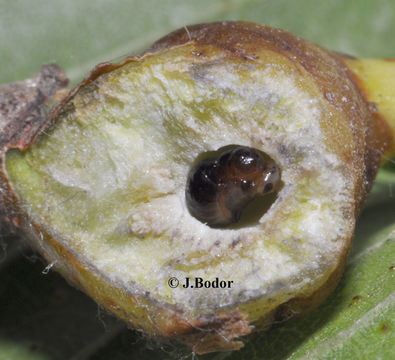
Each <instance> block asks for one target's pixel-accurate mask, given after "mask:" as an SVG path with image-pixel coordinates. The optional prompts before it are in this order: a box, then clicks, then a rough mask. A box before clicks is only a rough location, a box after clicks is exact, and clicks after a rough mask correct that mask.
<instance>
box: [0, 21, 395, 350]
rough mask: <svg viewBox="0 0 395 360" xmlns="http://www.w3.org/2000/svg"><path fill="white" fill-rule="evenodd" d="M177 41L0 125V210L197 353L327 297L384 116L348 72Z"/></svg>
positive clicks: (369, 175)
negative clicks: (46, 106) (218, 284)
mask: <svg viewBox="0 0 395 360" xmlns="http://www.w3.org/2000/svg"><path fill="white" fill-rule="evenodd" d="M187 29H188V31H186V30H185V28H183V29H180V30H178V31H176V32H174V33H171V34H169V35H168V36H166V37H164V38H163V39H161V40H159V41H158V42H157V43H155V44H154V45H153V46H152V47H151V48H150V49H149V50H148V51H147V52H146V53H145V54H143V55H142V56H139V57H129V58H126V59H125V60H124V61H123V62H121V63H119V64H111V63H103V64H100V65H98V66H97V67H96V68H95V69H94V70H93V71H92V73H91V74H90V76H89V77H87V78H86V79H85V80H84V81H83V82H82V83H81V84H80V85H79V86H78V87H77V88H75V89H74V90H72V91H70V93H69V94H68V95H67V96H66V97H65V98H64V99H63V100H62V101H61V102H60V104H59V105H58V106H56V107H55V108H54V109H53V111H52V113H51V115H50V116H49V117H45V112H44V111H41V112H40V111H38V112H37V111H36V112H34V114H33V115H34V116H33V117H32V116H30V115H31V114H30V113H29V111H32V110H31V109H33V108H32V107H27V108H26V109H27V110H26V111H25V112H23V111H22V112H18V116H16V117H15V118H16V119H17V120H15V121H8V122H6V124H7V125H6V126H5V125H4V122H2V123H1V124H2V125H1V127H0V128H1V129H5V130H4V132H3V133H2V136H1V137H0V148H1V150H2V153H1V157H0V160H1V164H0V165H1V172H0V187H1V189H0V190H1V191H0V210H1V213H2V214H3V219H4V220H5V221H8V222H9V223H10V224H13V225H14V226H16V227H18V228H19V229H20V230H21V232H23V233H24V234H25V237H26V238H28V239H29V240H30V241H31V243H32V244H33V245H34V246H35V247H36V248H37V249H38V250H39V251H40V252H41V253H42V254H43V256H44V257H45V258H46V259H47V260H48V262H50V263H52V264H55V265H54V268H56V269H57V270H58V271H59V272H61V273H62V274H63V275H64V277H65V278H67V279H68V280H69V281H70V282H71V283H72V284H74V285H75V286H77V287H79V288H80V289H82V290H83V291H85V292H86V293H87V294H89V295H90V296H91V297H92V298H94V299H95V300H96V301H97V302H98V303H100V304H101V305H103V306H105V307H106V308H108V309H109V310H111V311H112V312H113V313H115V314H117V315H118V316H119V317H120V318H122V319H124V320H125V321H126V322H127V323H128V324H129V325H130V326H131V327H134V328H137V329H140V330H142V331H144V332H146V333H148V334H151V335H153V336H158V337H166V338H176V339H178V340H180V341H183V342H184V343H186V344H188V345H189V346H190V347H191V348H192V349H193V350H194V351H195V352H197V353H205V352H210V351H220V350H234V349H239V348H240V347H241V346H243V342H242V339H243V336H244V335H246V334H248V333H250V332H251V331H253V330H254V331H255V330H259V329H264V328H268V327H269V326H270V325H271V324H272V323H273V321H276V322H278V321H279V320H284V319H286V318H289V314H293V315H295V314H297V315H298V316H300V315H303V314H304V313H306V312H307V311H309V310H311V309H312V308H314V307H315V306H317V305H318V304H320V303H321V302H322V301H323V300H324V299H325V297H326V296H328V294H329V293H330V292H331V291H332V290H333V289H334V288H335V286H336V284H337V282H338V280H339V278H340V276H341V274H342V271H343V269H344V265H345V259H346V256H347V253H348V250H349V248H350V241H351V238H352V236H353V232H354V226H355V221H356V217H357V215H358V213H359V211H360V209H361V207H362V205H363V203H364V200H365V199H366V196H367V194H368V192H369V190H370V188H371V186H372V183H373V180H374V177H375V174H376V172H377V170H378V167H379V165H380V162H381V155H382V154H387V155H388V154H390V150H391V149H392V150H393V149H394V148H393V147H392V148H391V146H393V138H392V131H391V127H390V126H392V127H393V128H394V121H393V119H394V118H391V117H388V116H387V117H385V118H384V116H385V114H388V113H390V110H389V109H391V106H392V105H391V104H393V103H391V102H390V101H385V102H380V103H378V105H377V106H373V105H372V104H371V103H370V102H369V100H370V98H371V96H373V95H371V94H372V91H374V89H376V87H378V88H379V90H380V94H382V93H383V91H385V90H386V89H389V88H390V87H389V85H390V84H389V83H388V82H386V81H385V79H386V78H385V76H384V75H382V76H381V77H379V79H381V80H382V81H375V82H372V81H373V80H375V79H376V80H377V77H375V78H374V79H372V78H370V77H365V76H364V75H363V74H365V73H366V72H368V73H370V70H369V69H370V67H369V66H368V67H366V66H365V65H366V64H365V63H364V62H363V60H358V61H357V60H356V59H351V58H345V57H343V56H342V55H339V54H337V53H334V52H331V51H328V50H325V49H323V48H321V47H319V46H316V45H314V44H311V43H309V42H307V41H305V40H303V39H300V38H299V37H297V36H294V35H292V34H290V33H288V32H286V31H283V30H278V29H273V28H270V27H266V26H260V25H256V24H251V23H244V22H221V23H213V24H204V25H195V26H188V28H187ZM361 61H362V62H361ZM369 64H370V63H369ZM392 64H393V65H394V64H395V63H392ZM354 68H357V70H354ZM386 69H387V67H386ZM368 70H369V71H368ZM360 74H361V75H360ZM44 78H47V77H44ZM58 79H59V85H61V84H64V78H63V77H62V76H58ZM364 79H367V80H366V81H367V82H368V83H369V84H370V85H371V86H370V85H369V84H368V85H369V86H365V84H364ZM31 83H32V82H31V81H30V82H26V83H24V85H23V86H26V87H28V86H31ZM51 83H56V81H52V82H51ZM29 84H30V85H29ZM40 84H41V83H40ZM373 84H375V86H376V87H375V86H373ZM21 86H22V85H21ZM41 86H42V84H41V85H40V86H39V88H41ZM372 89H373V90H372ZM0 91H3V90H2V89H1V88H0ZM42 93H45V94H46V96H47V97H48V98H50V99H52V102H54V101H56V99H58V98H59V92H58V91H55V93H54V91H52V90H51V91H46V92H42ZM393 93H394V92H392V94H393ZM40 94H41V93H40ZM40 94H38V95H40ZM38 95H37V97H36V98H37V99H36V100H37V101H35V104H34V105H36V107H37V106H39V105H40V106H41V104H42V103H44V102H45V103H47V102H46V99H47V98H46V97H42V96H41V97H40V96H38ZM41 95H42V94H41ZM376 95H377V94H376ZM380 96H381V95H380ZM380 96H376V98H380ZM392 96H393V95H392ZM25 98H28V97H26V96H25ZM29 98H30V97H29ZM4 99H7V97H0V101H2V103H1V104H0V105H1V106H0V113H1V114H2V116H3V114H5V115H4V116H5V117H6V118H7V119H9V115H10V114H12V113H13V112H14V113H15V111H16V110H15V106H14V107H13V104H15V103H16V102H15V101H14V100H15V99H12V98H11V97H10V98H9V100H4ZM40 99H41V100H40ZM4 102H5V103H4ZM50 102H51V101H50ZM382 104H384V105H385V112H384V113H383V112H382ZM4 109H6V110H7V109H8V110H7V111H3V110H4ZM13 109H14V110H15V111H14V110H13ZM29 109H30V110H29ZM23 114H27V115H26V116H25V117H23V116H22V115H23ZM29 114H30V115H29ZM37 114H39V115H40V116H36V115H37ZM33 118H34V121H32V119H33ZM1 119H3V118H1ZM387 120H388V121H389V123H390V126H388V124H387V123H386V121H387ZM210 154H214V155H213V157H211V155H210ZM200 161H201V162H200ZM280 178H281V180H280ZM268 199H269V200H268ZM251 209H252V210H251ZM240 214H241V219H240V221H239V222H237V223H235V224H234V223H233V222H234V221H236V220H237V219H238V218H239V216H240ZM245 219H246V220H245ZM235 269H237V271H235ZM174 279H176V280H177V281H176V280H174ZM186 279H190V280H188V281H189V284H194V281H193V279H201V280H202V283H203V284H212V283H213V281H214V283H215V279H218V281H221V282H223V283H224V284H232V286H230V287H226V288H216V287H214V286H207V287H206V286H203V287H200V288H198V289H196V288H191V286H189V287H183V286H182V285H181V284H183V283H184V284H185V282H186V281H187V280H186ZM178 283H179V284H180V285H179V286H175V284H178Z"/></svg>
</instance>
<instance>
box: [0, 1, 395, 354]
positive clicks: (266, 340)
mask: <svg viewBox="0 0 395 360" xmlns="http://www.w3.org/2000/svg"><path fill="white" fill-rule="evenodd" d="M223 19H232V20H236V19H241V20H249V21H254V22H258V23H262V24H269V25H272V26H276V27H281V28H285V29H287V30H290V31H292V32H294V33H296V34H298V35H300V36H303V37H305V38H307V39H309V40H311V41H314V42H317V43H319V44H321V45H323V46H326V47H328V48H331V49H333V50H336V51H341V52H345V53H349V54H352V55H357V56H364V57H395V46H394V45H395V40H394V39H395V1H393V0H375V1H374V0H354V1H344V0H327V1H322V2H321V1H320V2H319V1H314V0H278V1H268V0H267V1H265V0H261V1H258V0H219V1H213V0H199V1H197V0H188V1H186V0H183V1H181V0H161V1H160V0H158V1H154V0H129V1H126V0H122V1H115V0H113V1H110V0H107V1H106V0H96V1H88V0H67V1H66V0H34V1H31V0H0V83H3V82H11V81H16V80H22V79H24V78H26V77H29V76H31V75H32V74H33V73H34V72H35V71H37V70H38V69H39V68H40V66H41V65H42V64H45V63H52V62H55V63H57V64H59V65H61V66H63V67H64V68H65V70H66V72H67V74H68V75H69V77H70V78H71V80H72V82H73V83H74V84H75V83H76V82H77V81H78V80H80V79H81V78H82V77H83V76H85V75H86V74H87V72H88V71H89V70H90V69H91V68H92V67H93V66H94V65H95V64H97V63H99V62H101V61H106V60H116V59H119V58H120V57H122V56H125V55H129V54H138V53H139V51H141V50H143V49H144V48H145V47H147V46H148V45H149V44H150V43H151V42H153V41H154V40H156V39H157V38H159V37H161V36H163V35H165V34H166V33H167V32H169V31H171V30H174V29H175V28H177V27H180V26H184V25H188V24H192V23H199V22H208V21H213V20H223ZM394 81H395V79H394ZM394 266H395V166H394V163H393V162H392V163H391V162H389V163H388V164H387V165H386V166H385V167H384V168H383V169H382V170H381V171H380V173H379V176H378V179H377V181H376V185H375V187H374V189H373V192H372V194H371V196H370V198H369V201H368V204H367V206H366V209H365V210H364V212H363V213H362V215H361V218H360V221H359V222H358V225H357V229H356V236H355V239H354V244H353V248H352V252H351V254H350V257H349V261H348V265H347V269H346V272H345V275H344V277H343V279H342V281H341V283H340V284H339V286H338V288H337V289H336V291H335V292H334V293H333V294H332V295H331V296H330V298H329V299H328V300H327V301H326V302H325V303H324V304H323V305H322V306H321V307H320V308H319V309H317V310H316V311H315V312H313V313H312V314H310V315H309V316H307V317H305V318H304V319H301V320H298V321H294V322H292V323H289V324H286V325H282V326H278V327H276V328H275V329H274V330H272V331H270V332H266V333H260V334H257V335H254V336H252V337H251V339H249V341H248V344H247V345H246V346H245V348H244V349H243V350H241V351H239V352H234V353H231V354H230V353H216V354H211V355H207V356H195V355H194V354H192V353H191V352H190V351H189V350H188V349H186V348H184V347H182V346H179V345H177V344H175V343H171V342H158V341H157V340H153V339H149V338H147V337H146V336H144V335H143V334H140V333H137V332H134V331H130V330H127V329H126V328H125V326H124V325H123V324H122V323H121V322H119V321H118V320H116V319H114V318H113V317H111V316H110V315H108V314H107V313H106V312H105V311H104V310H103V309H100V308H99V307H98V306H97V305H96V304H95V303H93V302H92V301H91V300H90V299H89V298H87V297H86V296H84V295H83V294H82V293H80V292H78V291H77V290H74V289H73V288H71V287H69V286H68V285H67V284H66V283H65V281H64V280H63V279H62V278H60V277H59V276H58V275H57V274H55V273H54V272H52V271H51V270H50V269H47V270H49V271H43V270H45V268H46V264H45V263H44V262H43V260H41V258H39V257H38V256H36V255H34V254H32V253H31V252H30V250H28V248H27V247H26V245H24V244H23V243H21V242H20V241H19V240H17V239H15V238H11V237H7V236H6V235H5V234H1V235H0V360H2V359H62V360H63V359H97V360H99V359H103V360H104V359H216V360H220V359H221V360H222V359H229V360H230V359H248V360H254V359H369V360H370V359H394V358H395V352H394V350H393V349H392V348H393V347H394V346H395V345H394V344H395V330H394V327H395V320H394V317H395V306H394V303H395V291H394V289H395V270H394Z"/></svg>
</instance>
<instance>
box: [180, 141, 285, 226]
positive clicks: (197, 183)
mask: <svg viewBox="0 0 395 360" xmlns="http://www.w3.org/2000/svg"><path fill="white" fill-rule="evenodd" d="M279 185H280V169H279V167H278V166H277V165H276V163H275V162H274V161H273V160H272V159H270V158H269V157H268V156H265V155H263V154H262V153H261V152H259V151H258V150H256V149H254V148H251V147H247V146H237V147H234V148H232V149H230V150H226V151H224V152H222V153H221V154H220V155H219V157H218V158H207V159H204V160H202V161H200V162H199V163H198V164H196V165H195V166H194V167H193V168H192V169H191V171H190V172H189V175H188V179H187V186H186V191H185V195H186V203H187V206H188V209H189V212H190V213H191V214H192V215H193V216H194V217H195V218H197V219H198V220H200V221H201V222H203V223H206V224H207V225H209V226H226V225H229V224H231V223H235V222H237V221H239V219H240V216H241V213H242V210H243V209H244V208H245V207H246V206H247V205H248V204H249V203H250V202H251V201H252V200H253V199H255V198H256V197H257V196H262V195H266V194H269V193H272V192H273V191H275V190H277V189H278V188H279Z"/></svg>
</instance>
